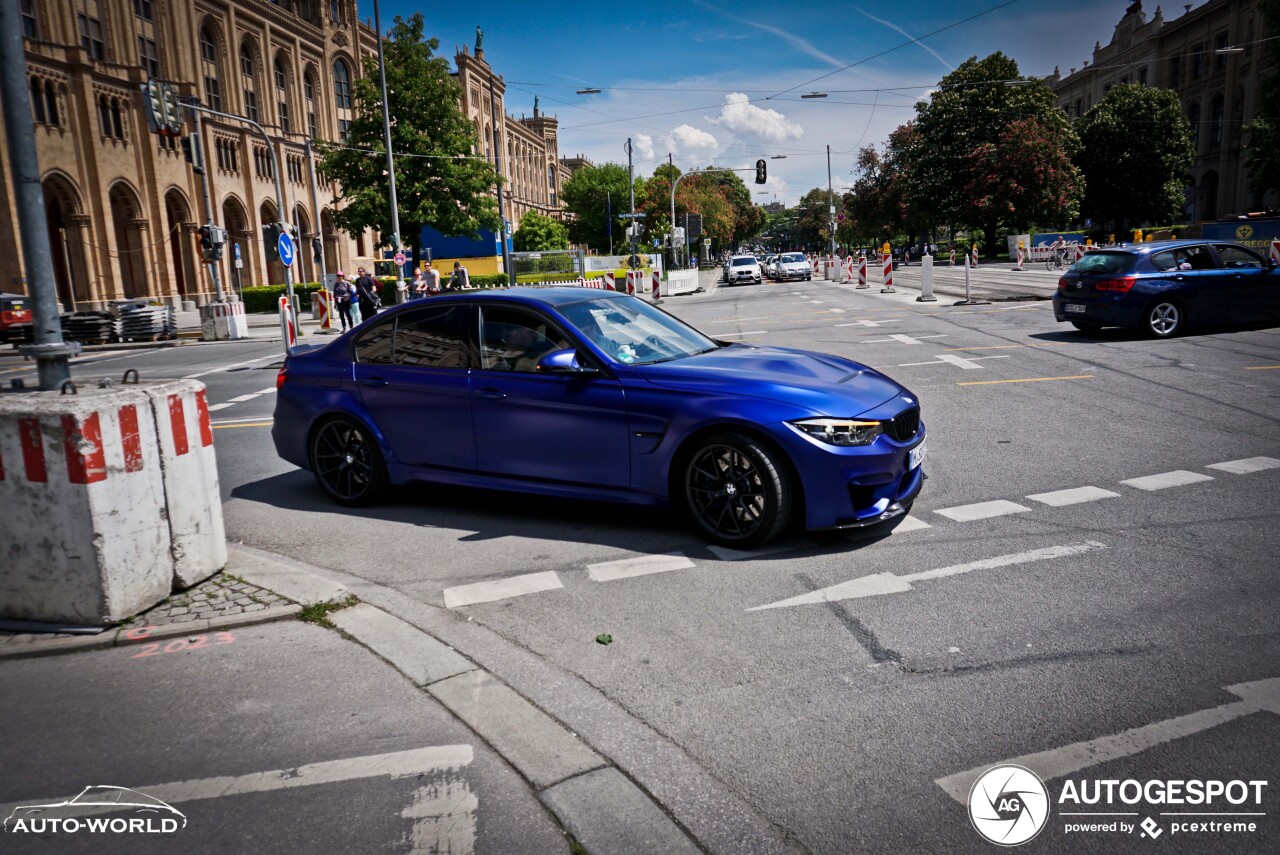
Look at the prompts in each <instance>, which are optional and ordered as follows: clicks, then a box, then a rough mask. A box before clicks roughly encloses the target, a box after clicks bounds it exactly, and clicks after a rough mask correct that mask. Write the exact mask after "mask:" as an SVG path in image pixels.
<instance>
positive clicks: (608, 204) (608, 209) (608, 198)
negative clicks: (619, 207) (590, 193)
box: [604, 190, 613, 255]
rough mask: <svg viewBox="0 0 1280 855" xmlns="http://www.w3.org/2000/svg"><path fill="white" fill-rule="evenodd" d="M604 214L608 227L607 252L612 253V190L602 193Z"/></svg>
mask: <svg viewBox="0 0 1280 855" xmlns="http://www.w3.org/2000/svg"><path fill="white" fill-rule="evenodd" d="M604 215H605V224H606V225H607V226H608V227H609V254H610V255H613V191H612V190H606V191H605V194H604Z"/></svg>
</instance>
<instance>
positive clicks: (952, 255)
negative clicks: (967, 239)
mask: <svg viewBox="0 0 1280 855" xmlns="http://www.w3.org/2000/svg"><path fill="white" fill-rule="evenodd" d="M951 266H952V267H955V266H956V248H955V247H954V246H953V247H951Z"/></svg>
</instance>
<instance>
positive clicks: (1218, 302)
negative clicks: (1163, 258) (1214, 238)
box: [1165, 244, 1235, 324]
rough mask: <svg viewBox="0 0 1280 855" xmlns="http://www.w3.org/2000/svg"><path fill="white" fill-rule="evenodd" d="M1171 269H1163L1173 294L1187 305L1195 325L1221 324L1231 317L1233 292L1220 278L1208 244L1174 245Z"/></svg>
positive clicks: (1214, 258) (1233, 300) (1225, 281)
mask: <svg viewBox="0 0 1280 855" xmlns="http://www.w3.org/2000/svg"><path fill="white" fill-rule="evenodd" d="M1171 251H1172V253H1173V255H1174V257H1175V266H1174V268H1173V269H1171V270H1168V271H1166V272H1165V276H1166V278H1168V279H1170V280H1172V281H1173V282H1174V283H1175V285H1176V287H1175V290H1174V296H1176V297H1177V298H1178V299H1179V300H1181V301H1182V303H1183V305H1184V306H1185V307H1186V310H1187V316H1188V319H1189V320H1190V321H1191V322H1192V323H1194V324H1210V323H1222V322H1223V321H1227V320H1230V319H1231V317H1232V313H1233V309H1232V305H1233V303H1234V302H1235V294H1234V293H1233V292H1232V290H1231V288H1230V287H1228V280H1227V279H1226V278H1224V277H1223V275H1222V269H1221V268H1220V267H1219V266H1218V259H1217V256H1216V255H1215V254H1213V253H1212V252H1210V251H1209V246H1208V245H1207V244H1196V245H1190V246H1179V247H1174V248H1173V250H1171Z"/></svg>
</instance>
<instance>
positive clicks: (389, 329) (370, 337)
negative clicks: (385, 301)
mask: <svg viewBox="0 0 1280 855" xmlns="http://www.w3.org/2000/svg"><path fill="white" fill-rule="evenodd" d="M395 338H396V323H395V321H394V320H392V321H388V322H383V323H380V324H378V325H377V326H375V327H374V328H373V329H370V330H366V331H365V332H363V333H361V335H360V338H358V339H356V344H355V353H356V362H365V363H369V364H372V365H390V364H391V346H392V344H393V343H394V342H395Z"/></svg>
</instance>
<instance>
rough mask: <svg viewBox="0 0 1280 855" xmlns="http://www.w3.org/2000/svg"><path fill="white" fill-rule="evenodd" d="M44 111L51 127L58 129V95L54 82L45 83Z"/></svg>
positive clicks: (47, 81)
mask: <svg viewBox="0 0 1280 855" xmlns="http://www.w3.org/2000/svg"><path fill="white" fill-rule="evenodd" d="M44 111H45V113H46V115H47V116H48V119H49V126H50V127H53V128H56V127H58V124H59V122H58V94H57V92H55V91H54V88H53V81H52V80H46V81H45V82H44Z"/></svg>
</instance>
